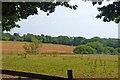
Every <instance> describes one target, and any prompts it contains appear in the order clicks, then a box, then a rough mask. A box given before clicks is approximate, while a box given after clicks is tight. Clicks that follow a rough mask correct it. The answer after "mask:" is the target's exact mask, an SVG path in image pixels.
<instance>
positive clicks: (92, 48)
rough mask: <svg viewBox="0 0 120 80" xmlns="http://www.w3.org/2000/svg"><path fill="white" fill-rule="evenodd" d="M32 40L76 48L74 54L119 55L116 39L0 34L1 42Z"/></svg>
mask: <svg viewBox="0 0 120 80" xmlns="http://www.w3.org/2000/svg"><path fill="white" fill-rule="evenodd" d="M33 39H37V40H38V41H40V42H42V43H52V44H63V45H69V46H76V48H75V49H74V52H75V53H77V54H79V53H83V54H87V53H99V54H102V53H109V54H118V53H120V48H119V47H120V46H119V44H118V43H119V40H118V39H117V38H116V39H115V38H100V37H97V36H95V37H93V38H90V39H86V38H85V37H81V36H79V37H68V36H62V35H60V36H57V37H52V36H50V35H44V34H41V35H34V34H30V33H28V34H24V35H23V36H20V35H19V34H18V33H14V34H13V35H12V34H10V33H2V38H1V40H3V41H25V42H32V40H33Z"/></svg>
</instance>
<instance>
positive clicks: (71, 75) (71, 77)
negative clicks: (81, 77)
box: [67, 70, 73, 80]
mask: <svg viewBox="0 0 120 80" xmlns="http://www.w3.org/2000/svg"><path fill="white" fill-rule="evenodd" d="M67 74H68V80H73V74H72V70H68V71H67Z"/></svg>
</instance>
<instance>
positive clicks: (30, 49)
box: [23, 38, 41, 57]
mask: <svg viewBox="0 0 120 80" xmlns="http://www.w3.org/2000/svg"><path fill="white" fill-rule="evenodd" d="M40 47H41V42H40V41H38V40H37V39H34V38H33V39H32V42H31V43H29V44H28V43H25V45H24V46H23V48H24V50H25V53H24V55H25V57H26V55H27V54H38V53H39V51H40V50H39V48H40Z"/></svg>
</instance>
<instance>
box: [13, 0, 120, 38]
mask: <svg viewBox="0 0 120 80" xmlns="http://www.w3.org/2000/svg"><path fill="white" fill-rule="evenodd" d="M70 3H71V4H77V5H78V8H77V10H71V9H69V8H66V7H61V6H60V7H57V8H56V11H55V12H54V13H52V14H50V15H49V16H47V15H46V13H45V12H43V11H39V15H35V16H30V17H28V19H27V20H22V21H20V22H19V24H20V26H21V28H15V29H13V30H12V31H11V33H12V34H13V33H19V34H21V35H23V34H27V33H32V34H39V35H40V34H45V35H51V36H59V35H67V36H71V37H72V36H82V37H86V38H91V37H94V36H99V37H101V38H118V24H116V23H114V22H103V21H102V20H101V19H96V18H95V17H96V15H97V14H98V13H99V12H98V10H97V7H99V5H95V6H93V5H92V2H91V1H89V2H84V1H80V0H79V1H77V0H73V1H71V2H70ZM104 4H105V5H106V4H108V2H104Z"/></svg>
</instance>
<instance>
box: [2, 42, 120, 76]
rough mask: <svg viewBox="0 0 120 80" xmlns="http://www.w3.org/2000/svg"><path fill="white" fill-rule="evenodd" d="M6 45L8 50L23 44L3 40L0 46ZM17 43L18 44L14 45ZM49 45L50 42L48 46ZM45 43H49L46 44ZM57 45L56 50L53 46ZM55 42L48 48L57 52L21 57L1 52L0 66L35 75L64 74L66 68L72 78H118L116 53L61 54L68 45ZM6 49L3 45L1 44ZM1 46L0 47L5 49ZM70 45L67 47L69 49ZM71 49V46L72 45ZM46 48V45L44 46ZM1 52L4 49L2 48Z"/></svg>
mask: <svg viewBox="0 0 120 80" xmlns="http://www.w3.org/2000/svg"><path fill="white" fill-rule="evenodd" d="M5 43H6V44H9V45H8V46H9V47H7V48H8V49H9V48H11V47H13V45H15V44H16V45H19V46H18V48H20V46H21V45H22V44H23V43H20V42H15V44H13V45H11V43H14V42H4V44H3V46H5ZM17 43H18V44H17ZM50 45H52V44H49V46H50ZM46 46H48V45H47V44H46ZM55 46H56V47H58V46H59V49H58V48H56V47H55ZM58 46H57V45H54V46H51V48H49V47H48V48H49V49H52V50H54V49H58V50H57V51H56V52H52V51H51V52H50V53H51V55H49V53H46V52H45V51H44V54H38V55H32V54H31V55H27V58H24V57H23V56H22V55H18V54H11V53H10V54H8V53H7V54H3V55H2V65H3V69H9V70H16V71H23V72H31V73H38V74H47V75H52V76H60V77H67V70H71V69H72V70H73V75H74V78H117V77H118V56H117V55H98V54H89V55H88V54H87V55H75V54H69V55H66V53H65V52H64V53H65V55H63V54H59V53H61V50H60V49H62V48H63V49H62V50H64V51H68V52H69V51H70V50H71V46H70V47H69V46H64V47H63V45H58ZM4 48H5V47H4ZM4 48H3V50H4ZM68 48H70V49H68ZM72 49H73V47H72ZM45 50H47V48H46V49H45ZM3 52H4V51H3Z"/></svg>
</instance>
